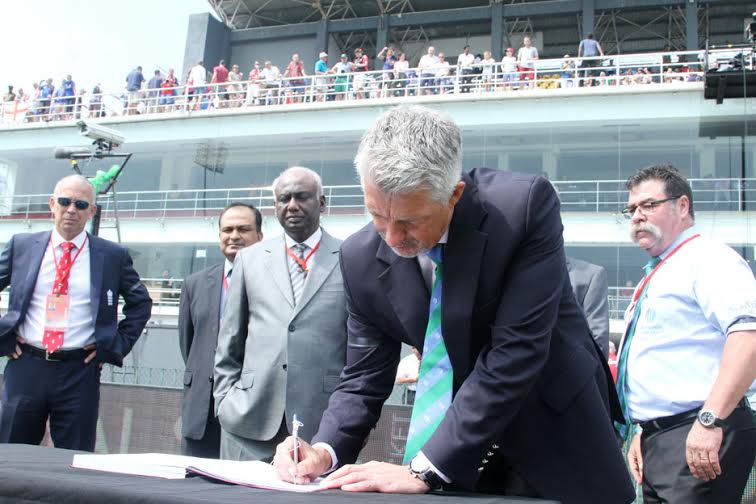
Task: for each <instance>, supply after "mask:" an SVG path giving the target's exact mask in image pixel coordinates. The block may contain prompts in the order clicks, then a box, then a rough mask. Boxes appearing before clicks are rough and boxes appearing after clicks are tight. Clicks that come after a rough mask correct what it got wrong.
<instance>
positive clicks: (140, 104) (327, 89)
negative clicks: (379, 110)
mask: <svg viewBox="0 0 756 504" xmlns="http://www.w3.org/2000/svg"><path fill="white" fill-rule="evenodd" d="M730 52H731V51H727V50H715V51H709V52H706V51H683V52H666V53H640V54H620V55H608V56H602V57H590V58H559V59H543V60H534V61H532V62H525V63H523V62H516V61H513V60H514V59H512V60H507V59H506V58H505V59H503V60H502V61H501V62H495V61H493V60H491V61H490V62H488V61H483V62H480V63H476V64H475V65H473V66H469V67H464V68H463V67H458V66H452V65H448V64H438V65H437V66H432V67H423V68H419V67H413V68H409V67H404V65H402V64H399V65H396V64H395V65H394V69H393V70H378V71H368V72H352V71H346V70H345V68H344V67H340V66H338V65H334V66H333V67H331V68H330V69H329V70H328V72H327V73H325V74H319V75H308V76H304V77H288V78H287V77H282V76H281V73H280V71H277V69H269V70H268V71H265V72H263V73H256V72H254V71H253V72H250V74H249V78H248V80H244V81H241V80H240V81H232V82H224V83H220V84H218V83H209V84H207V83H202V84H201V85H193V84H191V83H189V84H186V83H185V85H180V86H176V87H161V88H146V87H143V88H142V89H140V90H138V91H131V92H128V91H121V92H116V93H97V94H86V93H83V94H79V95H77V96H54V95H53V96H45V97H42V96H41V95H40V93H39V92H37V95H36V96H24V97H16V99H15V100H13V101H8V102H4V103H3V104H2V115H1V116H2V121H1V122H0V123H1V124H2V125H4V126H9V127H10V126H15V125H18V124H22V123H35V122H50V121H73V120H78V119H87V118H103V117H108V118H117V117H124V116H133V115H141V116H154V115H156V114H166V113H174V112H181V113H183V114H188V113H194V112H202V111H213V110H220V109H244V108H252V107H265V106H273V105H287V104H296V103H317V102H323V103H325V102H341V101H356V100H370V99H380V98H401V97H408V96H423V95H456V96H457V97H458V98H459V99H469V98H470V97H471V96H480V95H485V94H491V93H508V92H512V91H519V90H542V91H546V90H550V89H556V88H579V87H590V86H600V87H603V88H606V89H619V88H622V87H628V86H648V85H666V84H672V83H682V82H699V81H702V80H703V75H704V72H705V70H706V69H707V68H708V67H710V66H712V65H716V64H718V62H719V61H720V60H721V59H722V58H720V56H722V55H729V53H730ZM523 65H527V66H523ZM529 65H532V68H530V67H529Z"/></svg>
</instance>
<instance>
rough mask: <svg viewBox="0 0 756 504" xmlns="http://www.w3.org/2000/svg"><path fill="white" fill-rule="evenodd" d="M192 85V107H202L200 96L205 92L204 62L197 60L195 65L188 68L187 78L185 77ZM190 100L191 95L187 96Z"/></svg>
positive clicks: (205, 72)
mask: <svg viewBox="0 0 756 504" xmlns="http://www.w3.org/2000/svg"><path fill="white" fill-rule="evenodd" d="M187 80H188V81H189V82H187V84H191V86H192V94H193V96H194V99H195V102H194V109H195V110H197V109H199V108H202V97H203V95H204V94H205V92H206V91H207V90H206V85H207V70H206V69H205V66H204V62H203V61H198V62H197V64H196V65H194V66H193V67H192V69H191V70H189V78H188V79H187ZM189 100H190V101H191V96H190V97H189Z"/></svg>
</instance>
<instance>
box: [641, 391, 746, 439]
mask: <svg viewBox="0 0 756 504" xmlns="http://www.w3.org/2000/svg"><path fill="white" fill-rule="evenodd" d="M735 407H736V408H750V405H749V404H748V400H747V399H746V398H745V397H744V398H743V399H741V400H740V401H739V402H738V404H737V405H736V406H735ZM699 411H701V408H696V409H692V410H690V411H685V412H683V413H678V414H677V415H671V416H667V417H661V418H657V419H656V420H649V421H648V422H640V426H641V429H643V433H644V434H646V435H648V434H653V433H654V432H657V431H660V430H664V429H669V428H670V427H676V426H678V425H682V424H685V423H687V422H689V421H691V420H695V419H696V417H697V416H698V412H699ZM724 421H725V422H726V421H727V420H724Z"/></svg>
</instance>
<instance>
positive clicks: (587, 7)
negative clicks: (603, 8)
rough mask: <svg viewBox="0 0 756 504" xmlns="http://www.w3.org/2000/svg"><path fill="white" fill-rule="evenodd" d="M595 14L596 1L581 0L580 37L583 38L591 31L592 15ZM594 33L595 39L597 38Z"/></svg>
mask: <svg viewBox="0 0 756 504" xmlns="http://www.w3.org/2000/svg"><path fill="white" fill-rule="evenodd" d="M595 15H596V2H595V0H583V25H582V28H583V33H582V34H581V36H580V39H581V40H582V39H584V38H585V36H586V35H588V34H589V33H593V23H594V17H595ZM598 38H599V37H598V35H596V40H598Z"/></svg>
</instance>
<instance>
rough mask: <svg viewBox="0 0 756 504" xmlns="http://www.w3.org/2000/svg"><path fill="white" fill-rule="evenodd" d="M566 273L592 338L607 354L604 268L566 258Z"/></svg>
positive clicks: (606, 308) (605, 279)
mask: <svg viewBox="0 0 756 504" xmlns="http://www.w3.org/2000/svg"><path fill="white" fill-rule="evenodd" d="M567 273H568V274H569V276H570V283H571V284H572V292H574V293H575V298H576V299H577V302H578V304H579V305H580V307H581V308H583V313H584V314H585V318H586V320H588V327H589V328H590V330H591V333H593V339H594V340H596V344H597V345H598V346H599V348H600V349H601V351H602V352H603V353H604V357H607V356H608V355H609V282H608V280H607V278H606V270H605V269H604V268H603V267H602V266H599V265H597V264H592V263H589V262H587V261H581V260H580V259H575V258H572V257H568V258H567Z"/></svg>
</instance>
